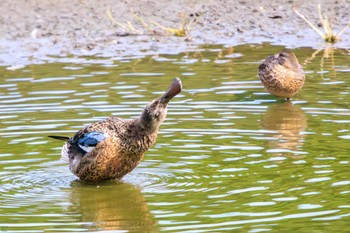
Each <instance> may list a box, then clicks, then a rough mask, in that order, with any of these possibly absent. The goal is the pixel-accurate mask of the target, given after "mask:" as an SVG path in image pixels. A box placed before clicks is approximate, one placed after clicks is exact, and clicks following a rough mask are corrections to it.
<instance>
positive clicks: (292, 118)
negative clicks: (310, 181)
mask: <svg viewBox="0 0 350 233" xmlns="http://www.w3.org/2000/svg"><path fill="white" fill-rule="evenodd" d="M261 127H262V128H263V129H266V130H273V131H275V132H274V133H272V134H270V136H272V137H273V139H272V140H269V141H268V145H267V152H269V153H272V154H273V155H277V156H278V155H285V154H287V153H288V154H294V155H297V156H296V158H300V156H298V155H300V154H305V152H303V144H304V137H305V135H304V134H303V133H302V132H303V131H305V129H306V127H307V118H306V115H305V112H304V111H303V110H302V109H300V108H299V107H297V106H295V105H293V103H292V102H291V101H286V102H279V103H274V104H271V105H270V106H269V107H268V109H267V111H266V113H265V114H264V116H263V119H262V121H261Z"/></svg>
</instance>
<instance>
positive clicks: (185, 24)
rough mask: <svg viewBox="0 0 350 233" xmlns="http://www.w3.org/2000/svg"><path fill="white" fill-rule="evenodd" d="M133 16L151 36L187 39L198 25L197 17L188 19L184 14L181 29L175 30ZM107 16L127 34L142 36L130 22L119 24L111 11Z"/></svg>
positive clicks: (108, 11) (133, 14)
mask: <svg viewBox="0 0 350 233" xmlns="http://www.w3.org/2000/svg"><path fill="white" fill-rule="evenodd" d="M131 13H132V16H133V17H134V18H135V19H136V20H137V21H138V22H139V23H140V24H141V25H142V26H143V27H144V28H146V29H147V31H149V32H150V33H151V34H166V35H174V36H179V37H186V36H188V35H189V33H190V32H191V31H192V29H193V28H194V26H195V25H196V24H197V22H198V19H197V16H195V17H193V18H191V19H188V18H187V16H186V15H185V14H184V13H181V14H180V16H181V25H180V27H179V28H173V27H165V26H163V25H161V24H159V23H157V22H155V21H154V20H150V21H149V22H146V21H145V20H143V19H142V18H141V17H140V16H139V15H137V14H136V13H134V12H133V11H131ZM106 15H107V17H108V18H109V20H110V21H111V22H112V24H113V25H117V26H119V27H121V28H122V29H124V30H125V31H126V32H129V33H133V34H140V32H139V31H138V30H137V29H136V27H134V26H133V25H132V23H130V22H129V21H128V22H126V23H120V22H117V21H116V20H115V19H114V17H113V15H112V12H111V11H110V9H107V11H106ZM151 24H152V25H154V26H157V27H158V28H160V29H161V30H162V31H161V32H159V31H158V30H156V29H155V28H153V27H152V26H151Z"/></svg>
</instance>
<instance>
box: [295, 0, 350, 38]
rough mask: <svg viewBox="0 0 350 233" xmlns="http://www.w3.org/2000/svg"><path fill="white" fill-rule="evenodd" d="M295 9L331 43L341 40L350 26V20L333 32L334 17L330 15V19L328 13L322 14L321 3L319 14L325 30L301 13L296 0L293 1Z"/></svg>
mask: <svg viewBox="0 0 350 233" xmlns="http://www.w3.org/2000/svg"><path fill="white" fill-rule="evenodd" d="M293 11H294V12H295V13H296V14H297V15H298V16H299V17H300V18H302V19H303V20H304V21H305V22H306V23H307V24H309V26H310V27H311V28H312V29H313V30H314V31H315V32H317V33H318V34H319V35H320V36H321V37H322V38H323V39H324V40H325V41H326V42H330V43H335V42H337V41H338V40H340V35H341V34H342V33H343V32H345V30H346V29H347V28H348V27H349V26H350V20H349V22H348V24H347V25H346V26H345V27H344V28H343V29H342V30H340V31H339V32H338V33H334V32H333V17H330V19H328V17H327V15H322V12H321V5H320V4H318V14H319V17H320V20H321V24H322V27H323V32H322V31H321V30H320V29H318V28H317V27H316V26H315V25H314V24H312V23H311V22H310V21H309V20H308V19H307V18H306V17H305V16H304V15H303V14H301V13H300V12H299V11H297V9H296V4H295V1H293Z"/></svg>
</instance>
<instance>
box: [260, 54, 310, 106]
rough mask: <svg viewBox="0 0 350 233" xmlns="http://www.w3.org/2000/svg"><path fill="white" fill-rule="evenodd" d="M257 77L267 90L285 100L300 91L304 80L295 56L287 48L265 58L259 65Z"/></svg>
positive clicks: (301, 69)
mask: <svg viewBox="0 0 350 233" xmlns="http://www.w3.org/2000/svg"><path fill="white" fill-rule="evenodd" d="M259 77H260V80H261V82H262V84H263V85H264V87H265V88H266V89H267V91H268V92H270V93H271V94H272V95H275V96H277V97H282V98H286V99H287V100H289V99H290V98H291V97H292V96H294V95H295V94H296V93H297V92H298V91H300V89H301V88H302V87H303V85H304V81H305V74H304V71H303V68H302V66H301V65H300V64H299V62H298V59H297V57H296V56H295V55H294V53H293V52H292V51H290V50H287V49H285V50H283V51H282V52H281V53H278V54H275V55H272V56H269V57H268V58H266V60H265V61H264V62H263V63H262V64H261V65H260V66H259Z"/></svg>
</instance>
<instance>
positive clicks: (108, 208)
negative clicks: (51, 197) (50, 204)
mask: <svg viewBox="0 0 350 233" xmlns="http://www.w3.org/2000/svg"><path fill="white" fill-rule="evenodd" d="M68 195H69V196H68V198H67V200H69V201H70V202H71V203H72V204H71V205H70V206H69V207H68V208H67V209H66V211H67V212H71V213H79V215H80V216H79V217H78V218H79V221H80V222H82V223H92V224H91V225H89V226H87V228H88V229H89V230H93V231H101V230H102V231H106V230H120V231H128V232H154V231H156V229H157V226H156V223H155V222H154V220H153V219H152V216H151V213H150V211H149V209H148V206H147V201H146V199H145V198H144V196H143V194H142V193H141V190H140V189H139V188H138V187H136V186H134V185H131V184H128V183H117V182H113V181H110V182H104V183H101V184H99V185H87V184H83V183H82V182H80V181H75V182H72V185H71V188H70V190H69V192H68Z"/></svg>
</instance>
